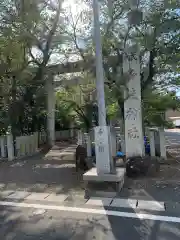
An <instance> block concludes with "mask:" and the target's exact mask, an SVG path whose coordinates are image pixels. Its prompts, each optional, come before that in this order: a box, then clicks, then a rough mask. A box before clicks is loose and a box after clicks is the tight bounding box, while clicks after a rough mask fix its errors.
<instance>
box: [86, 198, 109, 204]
mask: <svg viewBox="0 0 180 240" xmlns="http://www.w3.org/2000/svg"><path fill="white" fill-rule="evenodd" d="M112 200H113V199H112V198H95V197H94V198H90V199H89V200H88V201H87V202H86V203H85V204H86V205H93V206H110V204H111V202H112Z"/></svg>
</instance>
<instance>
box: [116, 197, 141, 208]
mask: <svg viewBox="0 0 180 240" xmlns="http://www.w3.org/2000/svg"><path fill="white" fill-rule="evenodd" d="M136 205H137V200H136V199H121V198H114V200H113V202H112V203H111V206H112V207H121V208H136Z"/></svg>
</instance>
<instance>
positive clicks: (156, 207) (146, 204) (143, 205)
mask: <svg viewBox="0 0 180 240" xmlns="http://www.w3.org/2000/svg"><path fill="white" fill-rule="evenodd" d="M137 209H140V210H149V211H165V208H164V202H157V201H145V200H138V205H137Z"/></svg>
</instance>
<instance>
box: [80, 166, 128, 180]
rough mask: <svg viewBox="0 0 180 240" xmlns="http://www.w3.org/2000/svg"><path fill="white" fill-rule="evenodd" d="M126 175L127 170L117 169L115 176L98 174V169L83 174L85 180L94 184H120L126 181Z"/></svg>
mask: <svg viewBox="0 0 180 240" xmlns="http://www.w3.org/2000/svg"><path fill="white" fill-rule="evenodd" d="M125 173H126V170H125V168H117V169H116V173H115V174H110V173H108V174H107V173H106V174H98V173H97V168H91V169H90V170H89V171H88V172H86V173H84V174H83V180H84V181H94V182H119V181H121V180H122V179H124V176H125Z"/></svg>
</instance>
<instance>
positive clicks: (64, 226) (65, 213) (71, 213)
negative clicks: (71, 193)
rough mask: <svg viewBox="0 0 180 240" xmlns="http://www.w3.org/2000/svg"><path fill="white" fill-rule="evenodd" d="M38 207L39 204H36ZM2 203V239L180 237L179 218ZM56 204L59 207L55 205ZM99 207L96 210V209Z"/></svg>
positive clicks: (170, 239) (151, 239)
mask: <svg viewBox="0 0 180 240" xmlns="http://www.w3.org/2000/svg"><path fill="white" fill-rule="evenodd" d="M37 207H38V206H37ZM41 207H42V208H40V206H39V207H38V208H33V207H31V206H30V205H28V206H27V207H11V206H6V207H4V206H3V207H0V239H3V240H41V239H42V240H46V239H47V240H57V239H58V240H92V239H97V240H120V239H128V240H139V239H142V240H144V239H146V240H178V239H180V230H179V229H180V218H173V217H169V218H168V217H164V216H161V215H152V214H149V213H148V214H144V213H141V214H138V213H135V212H130V213H128V212H122V211H108V210H102V209H99V210H97V209H93V208H92V209H90V208H88V209H87V210H88V211H84V212H83V211H81V212H80V211H79V210H82V209H78V210H77V209H74V208H69V209H68V208H66V209H64V210H62V209H53V210H51V209H47V208H45V206H44V205H43V206H41ZM55 208H57V207H56V206H55ZM95 210H96V211H95Z"/></svg>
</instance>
